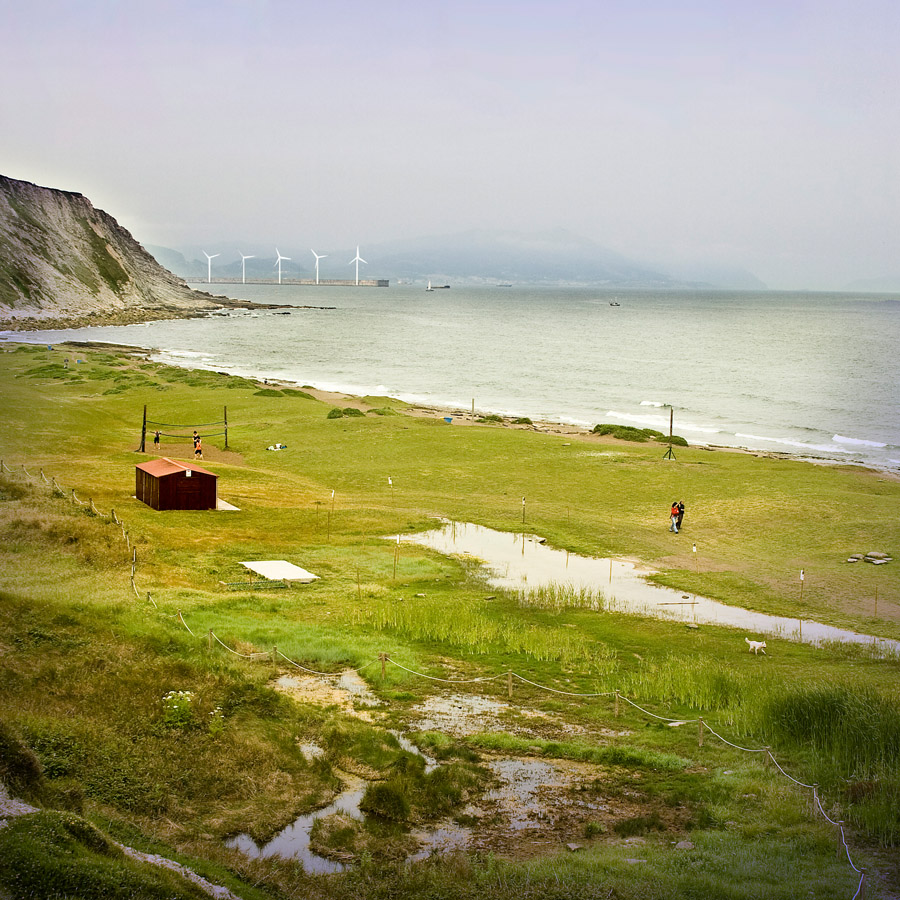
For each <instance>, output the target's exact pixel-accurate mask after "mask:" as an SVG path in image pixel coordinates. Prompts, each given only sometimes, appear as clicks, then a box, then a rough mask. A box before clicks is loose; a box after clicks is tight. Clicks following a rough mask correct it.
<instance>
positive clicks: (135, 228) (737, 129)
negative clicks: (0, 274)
mask: <svg viewBox="0 0 900 900" xmlns="http://www.w3.org/2000/svg"><path fill="white" fill-rule="evenodd" d="M0 22H2V30H0V51H2V52H0V85H2V89H0V174H4V175H7V176H10V177H13V178H21V179H25V180H27V181H33V182H36V183H38V184H42V185H46V186H49V187H56V188H62V189H66V190H72V191H77V192H80V193H83V194H85V195H86V196H87V197H88V198H89V199H90V200H91V201H92V202H93V203H94V205H95V206H97V207H99V208H101V209H105V210H106V211H107V212H109V213H110V214H111V215H113V216H114V217H115V218H116V219H118V221H119V222H120V223H121V224H123V225H124V226H125V227H126V228H128V229H129V230H130V231H131V232H132V233H133V234H134V235H135V237H137V238H138V240H140V241H141V242H142V243H145V244H156V245H162V246H167V247H175V248H179V247H185V246H204V247H208V248H209V252H211V253H212V252H215V245H216V243H217V242H225V241H228V242H234V241H238V242H240V241H246V242H248V244H252V245H253V246H259V245H267V244H271V245H272V247H273V250H272V255H273V256H274V247H275V246H276V245H277V246H278V247H279V248H280V249H281V252H282V253H284V254H288V255H294V254H297V255H299V254H301V253H305V254H307V255H310V254H309V253H308V250H309V248H310V247H313V248H315V249H316V250H317V251H318V252H319V253H323V252H324V253H327V252H328V250H329V248H334V247H337V248H343V247H355V246H356V245H357V244H360V245H361V246H362V248H363V250H362V253H363V255H365V252H364V249H365V245H366V243H376V242H382V241H393V240H401V239H407V238H414V237H419V236H423V235H434V234H438V235H440V234H451V233H454V232H460V231H467V230H470V229H482V228H486V229H513V230H518V231H545V230H549V229H555V228H560V227H562V228H566V229H568V230H570V231H572V232H574V233H576V234H579V235H583V236H585V237H587V238H590V239H592V240H595V241H597V242H598V243H600V244H602V245H604V246H605V247H608V248H610V249H612V250H615V251H618V252H620V253H623V254H625V255H628V256H630V257H632V258H635V259H637V260H640V261H646V262H652V263H673V264H676V263H695V262H699V261H703V262H709V263H715V264H723V265H734V266H740V267H743V268H745V269H748V270H749V271H751V272H753V273H754V274H755V275H757V276H758V277H759V278H761V279H762V280H763V281H764V282H766V283H767V284H768V285H769V286H770V287H773V288H783V289H810V290H817V289H824V290H828V289H840V288H841V287H842V286H843V285H844V284H846V283H847V282H849V281H851V280H854V279H862V278H875V277H883V276H889V275H893V276H896V275H900V254H898V241H900V53H898V52H897V46H898V45H900V3H897V2H896V0H852V2H849V0H848V2H843V0H840V2H837V0H754V2H749V0H619V2H608V0H586V2H582V0H554V2H548V0H516V2H512V0H480V2H471V0H454V2H429V0H329V2H327V3H325V2H320V3H312V2H308V0H294V2H291V0H270V2H266V0H256V2H241V0H217V2H211V0H210V2H205V0H201V2H192V0H180V2H177V3H176V2H168V0H155V2H145V0H128V2H120V0H80V2H62V0H58V2H51V0H31V2H29V3H25V2H23V0H17V2H15V3H12V2H10V0H0ZM292 251H293V252H292ZM310 258H311V255H310Z"/></svg>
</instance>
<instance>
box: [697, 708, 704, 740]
mask: <svg viewBox="0 0 900 900" xmlns="http://www.w3.org/2000/svg"><path fill="white" fill-rule="evenodd" d="M697 746H698V747H702V746H703V716H700V718H699V719H697Z"/></svg>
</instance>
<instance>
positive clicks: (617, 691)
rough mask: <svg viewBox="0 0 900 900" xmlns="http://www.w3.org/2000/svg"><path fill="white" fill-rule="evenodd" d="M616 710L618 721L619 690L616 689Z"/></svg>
mask: <svg viewBox="0 0 900 900" xmlns="http://www.w3.org/2000/svg"><path fill="white" fill-rule="evenodd" d="M614 709H615V716H616V718H617V719H618V718H619V689H618V688H616V705H615V707H614Z"/></svg>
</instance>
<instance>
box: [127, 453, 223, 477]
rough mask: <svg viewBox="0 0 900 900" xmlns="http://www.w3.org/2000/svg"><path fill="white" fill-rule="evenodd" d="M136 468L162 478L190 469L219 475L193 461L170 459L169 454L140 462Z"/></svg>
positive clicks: (205, 473) (213, 475) (204, 473)
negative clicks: (196, 464)
mask: <svg viewBox="0 0 900 900" xmlns="http://www.w3.org/2000/svg"><path fill="white" fill-rule="evenodd" d="M135 468H137V469H141V470H142V471H144V472H146V473H147V474H148V475H153V476H154V477H156V478H162V477H163V476H164V475H172V474H173V473H175V472H184V471H187V470H188V469H189V470H190V471H191V472H200V473H201V474H203V475H211V476H212V477H213V478H218V477H219V476H218V475H216V473H215V472H210V471H208V470H207V469H204V468H201V467H200V466H195V465H194V464H193V463H189V462H176V460H174V459H169V457H168V456H164V457H163V458H162V459H151V460H150V462H145V463H139V464H138V465H137V466H136V467H135Z"/></svg>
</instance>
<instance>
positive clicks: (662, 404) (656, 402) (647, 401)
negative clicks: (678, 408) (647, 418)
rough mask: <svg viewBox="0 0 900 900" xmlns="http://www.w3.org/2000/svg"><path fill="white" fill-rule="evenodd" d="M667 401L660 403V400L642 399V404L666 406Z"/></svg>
mask: <svg viewBox="0 0 900 900" xmlns="http://www.w3.org/2000/svg"><path fill="white" fill-rule="evenodd" d="M665 405H666V404H665V403H660V402H659V401H658V400H641V406H657V407H659V406H665Z"/></svg>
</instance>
